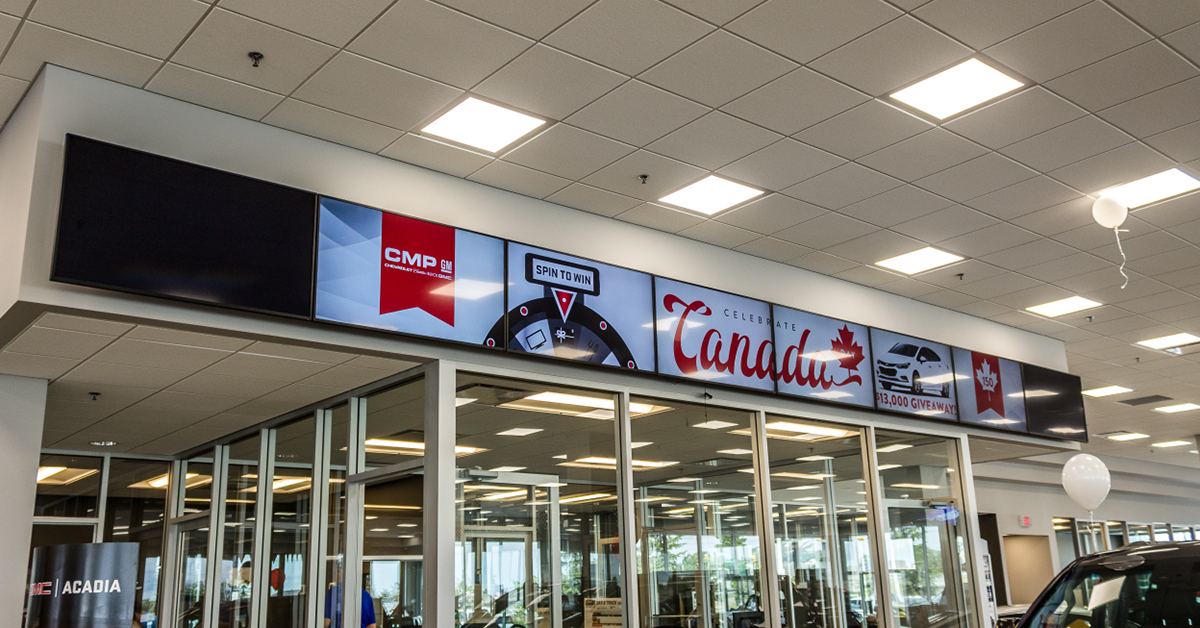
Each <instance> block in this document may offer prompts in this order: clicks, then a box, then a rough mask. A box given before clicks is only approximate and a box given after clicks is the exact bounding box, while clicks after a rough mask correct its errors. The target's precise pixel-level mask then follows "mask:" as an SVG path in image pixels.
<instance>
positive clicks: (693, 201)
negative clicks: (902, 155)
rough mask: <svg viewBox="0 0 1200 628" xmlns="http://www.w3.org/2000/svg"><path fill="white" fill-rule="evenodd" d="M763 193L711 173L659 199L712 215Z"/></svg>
mask: <svg viewBox="0 0 1200 628" xmlns="http://www.w3.org/2000/svg"><path fill="white" fill-rule="evenodd" d="M762 193H763V191H762V190H757V189H754V188H752V187H749V186H746V185H742V184H741V183H734V182H733V181H730V180H728V179H722V178H721V177H718V176H715V175H709V176H707V177H705V178H703V179H700V180H699V181H697V182H695V183H693V184H691V185H689V186H687V187H685V188H683V189H682V190H679V191H678V192H672V193H671V194H668V195H666V196H664V197H662V198H660V199H658V200H660V201H662V202H663V203H667V204H669V205H674V206H676V207H682V208H684V209H690V210H692V211H694V212H699V213H701V214H704V215H706V216H712V215H714V214H716V213H718V212H721V211H724V210H726V209H729V208H730V207H733V206H734V205H737V204H739V203H744V202H746V201H748V200H750V199H752V198H754V197H756V196H759V195H761V194H762Z"/></svg>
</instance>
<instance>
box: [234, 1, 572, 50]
mask: <svg viewBox="0 0 1200 628" xmlns="http://www.w3.org/2000/svg"><path fill="white" fill-rule="evenodd" d="M393 1H394V0H355V2H333V3H331V2H326V1H325V0H288V1H287V2H278V1H277V0H221V8H223V9H229V10H230V11H236V12H238V13H241V14H242V15H248V16H250V17H252V18H255V19H258V20H262V21H263V22H268V23H270V24H274V25H276V26H279V27H281V28H286V29H287V30H290V31H294V32H296V33H299V34H301V35H305V36H307V37H312V38H313V39H318V40H320V41H323V42H325V43H327V44H331V45H334V46H345V45H346V43H347V42H349V41H350V39H351V38H352V37H354V36H355V35H357V34H358V33H359V32H360V31H362V30H363V29H364V28H366V27H367V25H368V24H370V23H371V21H372V20H374V19H375V18H376V16H378V15H379V13H380V12H381V11H383V10H384V9H386V8H387V7H388V6H389V5H391V3H392V2H393ZM569 1H570V0H562V3H563V4H567V3H568V2H569Z"/></svg>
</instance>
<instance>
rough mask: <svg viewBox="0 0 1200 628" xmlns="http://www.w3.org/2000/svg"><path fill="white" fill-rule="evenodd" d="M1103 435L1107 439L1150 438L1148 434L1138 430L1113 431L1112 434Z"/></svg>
mask: <svg viewBox="0 0 1200 628" xmlns="http://www.w3.org/2000/svg"><path fill="white" fill-rule="evenodd" d="M1104 437H1105V438H1107V439H1108V440H1115V441H1127V440H1140V439H1143V438H1150V435H1149V434H1142V433H1140V432H1114V433H1113V434H1112V435H1105V436H1104Z"/></svg>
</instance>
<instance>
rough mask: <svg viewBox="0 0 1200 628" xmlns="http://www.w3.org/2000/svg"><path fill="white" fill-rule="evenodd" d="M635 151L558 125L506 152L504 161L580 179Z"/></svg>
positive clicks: (569, 127)
mask: <svg viewBox="0 0 1200 628" xmlns="http://www.w3.org/2000/svg"><path fill="white" fill-rule="evenodd" d="M635 150H637V149H635V148H634V147H632V146H629V145H627V144H621V143H620V142H614V141H613V140H610V139H608V138H606V137H601V136H599V135H596V134H594V133H589V132H587V131H584V130H581V129H577V128H575V127H573V126H568V125H566V124H556V125H554V126H552V127H550V128H549V129H547V130H546V131H545V132H544V133H541V134H539V135H537V136H536V137H534V138H533V139H531V140H529V141H528V142H525V143H524V144H522V145H521V146H519V147H517V148H516V149H514V150H512V151H510V152H509V153H507V154H506V155H504V160H505V161H511V162H513V163H516V164H521V165H522V166H529V167H530V168H535V169H537V170H541V171H542V172H549V173H550V174H554V175H558V176H560V177H566V178H568V179H573V180H577V179H582V178H583V177H586V176H587V175H589V174H591V173H593V172H595V171H597V170H599V169H601V168H603V167H604V166H607V165H608V164H611V163H612V162H614V161H616V160H618V159H620V158H622V157H624V156H626V155H628V154H629V153H632V152H633V151H635Z"/></svg>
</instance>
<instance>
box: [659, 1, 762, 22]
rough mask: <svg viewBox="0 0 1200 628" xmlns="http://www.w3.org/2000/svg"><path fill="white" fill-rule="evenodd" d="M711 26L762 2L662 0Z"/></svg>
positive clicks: (726, 20) (730, 18)
mask: <svg viewBox="0 0 1200 628" xmlns="http://www.w3.org/2000/svg"><path fill="white" fill-rule="evenodd" d="M663 1H664V2H666V3H667V4H671V5H674V6H677V7H679V8H681V9H683V10H684V11H687V12H688V13H691V14H692V15H695V16H696V17H699V18H700V19H703V20H708V21H709V22H712V23H713V24H717V25H721V24H725V23H726V22H728V21H729V20H732V19H733V18H735V17H737V16H739V15H741V14H743V13H745V12H746V11H748V10H750V9H752V8H754V7H755V6H757V5H759V4H762V2H763V0H663Z"/></svg>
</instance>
